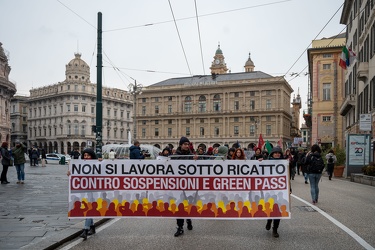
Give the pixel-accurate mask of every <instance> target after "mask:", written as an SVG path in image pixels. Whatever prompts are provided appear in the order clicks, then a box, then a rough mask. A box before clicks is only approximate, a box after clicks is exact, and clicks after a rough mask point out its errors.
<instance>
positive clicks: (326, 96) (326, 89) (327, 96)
mask: <svg viewBox="0 0 375 250" xmlns="http://www.w3.org/2000/svg"><path fill="white" fill-rule="evenodd" d="M330 100H331V84H330V83H323V101H330Z"/></svg>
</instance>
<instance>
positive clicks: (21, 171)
mask: <svg viewBox="0 0 375 250" xmlns="http://www.w3.org/2000/svg"><path fill="white" fill-rule="evenodd" d="M25 148H26V146H25V145H23V144H22V143H21V142H20V141H19V140H17V141H16V146H15V147H14V148H13V149H12V155H13V158H14V166H15V167H16V170H17V179H18V181H17V184H24V183H25V162H26V158H25Z"/></svg>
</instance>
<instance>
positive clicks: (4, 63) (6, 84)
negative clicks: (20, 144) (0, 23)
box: [0, 43, 16, 145]
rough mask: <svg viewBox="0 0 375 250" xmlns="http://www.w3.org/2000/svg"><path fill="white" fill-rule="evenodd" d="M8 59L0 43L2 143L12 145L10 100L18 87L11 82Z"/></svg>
mask: <svg viewBox="0 0 375 250" xmlns="http://www.w3.org/2000/svg"><path fill="white" fill-rule="evenodd" d="M10 70H11V68H10V66H9V64H8V57H7V56H6V55H5V51H4V49H3V47H2V43H0V143H3V142H5V141H6V142H8V144H9V145H11V141H10V140H11V122H10V100H11V98H12V97H13V96H14V94H15V93H16V86H15V84H14V83H12V82H11V81H10V80H9V73H10Z"/></svg>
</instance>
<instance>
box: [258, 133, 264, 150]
mask: <svg viewBox="0 0 375 250" xmlns="http://www.w3.org/2000/svg"><path fill="white" fill-rule="evenodd" d="M263 145H264V141H263V137H262V134H259V139H258V148H263Z"/></svg>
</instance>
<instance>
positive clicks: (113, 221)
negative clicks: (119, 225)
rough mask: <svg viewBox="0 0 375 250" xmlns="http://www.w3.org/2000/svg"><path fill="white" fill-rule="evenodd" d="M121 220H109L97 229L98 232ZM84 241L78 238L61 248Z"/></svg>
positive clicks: (69, 247) (67, 247) (68, 247)
mask: <svg viewBox="0 0 375 250" xmlns="http://www.w3.org/2000/svg"><path fill="white" fill-rule="evenodd" d="M119 220H121V218H116V219H113V220H111V221H110V222H107V223H105V224H103V225H101V226H100V227H99V228H98V229H97V230H96V233H99V232H101V231H102V230H104V229H106V228H108V227H110V226H112V225H113V224H114V223H116V222H117V221H119ZM90 237H91V236H87V240H88V239H89V238H90ZM82 241H83V239H82V238H79V239H76V240H74V241H72V243H69V244H68V245H66V246H64V247H63V248H60V249H61V250H69V249H71V248H73V247H74V246H76V245H78V244H80V243H81V242H82Z"/></svg>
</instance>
